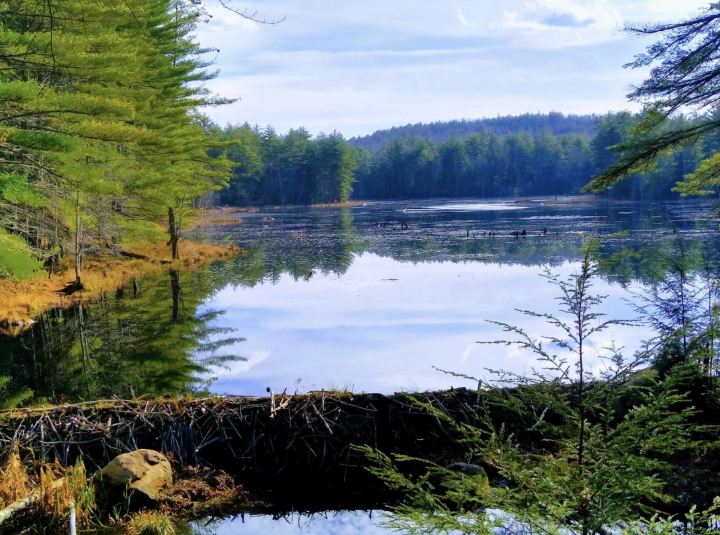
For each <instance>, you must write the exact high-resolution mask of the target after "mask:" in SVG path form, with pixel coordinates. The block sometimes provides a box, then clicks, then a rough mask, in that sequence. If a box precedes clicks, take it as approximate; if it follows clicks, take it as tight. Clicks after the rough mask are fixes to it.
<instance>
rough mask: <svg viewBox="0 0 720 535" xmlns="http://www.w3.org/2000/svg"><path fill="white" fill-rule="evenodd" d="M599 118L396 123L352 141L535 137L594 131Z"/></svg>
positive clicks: (378, 143)
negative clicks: (514, 135) (474, 135)
mask: <svg viewBox="0 0 720 535" xmlns="http://www.w3.org/2000/svg"><path fill="white" fill-rule="evenodd" d="M597 120H598V117H597V116H595V115H563V114H562V113H558V112H553V113H548V114H542V113H526V114H524V115H512V116H506V117H494V118H489V119H474V120H467V119H461V120H458V121H446V122H434V123H415V124H408V125H405V126H394V127H392V128H388V129H385V130H378V131H376V132H375V133H373V134H370V135H369V136H361V137H354V138H352V139H350V141H349V142H350V144H351V145H353V146H354V147H360V148H363V149H368V150H370V151H377V150H378V149H380V148H382V147H383V146H384V145H386V144H387V143H388V142H390V141H393V140H395V139H397V138H407V137H423V138H427V139H432V140H433V141H446V140H447V139H449V138H451V137H467V136H470V135H473V134H482V133H487V134H496V135H498V136H509V135H512V134H518V133H520V132H524V133H527V134H531V135H534V136H537V135H540V134H542V133H544V132H545V133H548V134H551V135H554V136H564V135H567V134H587V135H590V134H592V133H593V132H594V131H595V124H596V123H597Z"/></svg>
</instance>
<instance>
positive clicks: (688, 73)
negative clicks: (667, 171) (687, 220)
mask: <svg viewBox="0 0 720 535" xmlns="http://www.w3.org/2000/svg"><path fill="white" fill-rule="evenodd" d="M628 30H629V31H630V32H632V33H635V34H638V35H642V36H648V35H649V36H653V37H657V38H658V39H659V40H658V41H656V42H655V43H653V44H652V45H650V46H649V47H648V48H647V51H646V52H645V53H643V54H640V55H638V56H637V57H636V59H635V61H634V62H632V63H630V65H629V66H630V67H633V68H647V66H648V65H651V66H652V69H651V74H650V76H649V77H648V78H647V79H646V80H645V81H644V82H643V83H642V84H640V85H639V86H638V87H637V88H636V89H635V90H634V91H633V92H632V93H631V94H630V95H629V96H630V98H632V99H634V100H636V101H639V102H643V103H645V104H646V105H647V109H646V110H645V112H644V117H643V120H642V121H641V122H640V123H639V125H638V127H637V128H635V129H633V130H632V131H630V132H628V133H627V135H626V136H625V137H624V139H623V140H622V142H621V143H617V144H615V147H614V148H615V149H616V150H617V152H618V157H617V159H616V160H615V161H613V162H612V163H611V165H609V166H607V167H604V168H601V169H599V170H598V174H597V176H595V177H594V178H593V180H592V181H591V182H590V183H589V184H588V186H587V188H588V189H589V190H592V191H602V190H604V189H606V188H608V187H610V186H613V185H614V184H617V183H618V182H620V181H621V180H623V179H625V178H628V177H629V176H632V175H634V174H638V173H640V174H648V173H653V172H654V171H655V170H656V169H657V167H658V165H662V162H663V160H667V159H673V158H677V157H678V155H679V154H683V153H686V152H687V151H688V150H692V149H696V150H697V151H698V152H700V153H701V154H700V155H699V156H700V161H699V162H698V159H697V157H696V158H695V159H694V161H692V162H690V163H691V165H690V166H688V167H686V168H683V169H681V171H682V172H680V173H678V176H677V179H678V180H679V183H678V185H677V188H676V191H678V192H680V193H681V194H682V195H709V194H711V193H715V192H717V190H718V185H720V181H718V170H719V167H718V163H719V162H718V159H717V158H716V157H715V153H716V152H717V150H718V146H717V137H718V133H719V132H720V115H719V113H718V108H717V97H718V94H719V93H720V91H719V90H718V87H719V85H718V84H719V82H720V74H719V73H720V71H719V70H718V58H717V57H716V56H715V54H713V53H712V51H713V50H715V49H716V48H717V39H718V35H719V34H720V4H718V3H712V4H709V5H708V6H707V7H706V8H704V10H703V12H702V13H700V14H698V15H697V16H695V17H693V18H691V19H688V20H684V21H679V22H674V23H670V24H655V25H646V26H635V27H630V28H629V29H628ZM686 110H691V111H692V112H694V113H692V115H693V116H695V119H694V120H692V121H680V122H678V117H677V115H678V113H680V112H682V111H686ZM708 141H710V143H711V144H712V145H714V146H712V147H708V146H707V142H708ZM708 148H710V149H711V150H710V151H708ZM698 163H699V165H698ZM681 177H685V179H684V180H680V178H681Z"/></svg>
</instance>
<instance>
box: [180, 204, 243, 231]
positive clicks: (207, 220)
mask: <svg viewBox="0 0 720 535" xmlns="http://www.w3.org/2000/svg"><path fill="white" fill-rule="evenodd" d="M241 210H242V209H239V208H232V207H223V208H212V209H209V210H203V211H202V212H201V213H200V215H199V216H198V217H197V220H196V221H194V224H193V226H194V227H196V228H205V227H225V226H228V227H230V226H233V225H240V224H242V222H243V219H242V217H240V215H239V214H238V212H240V211H241ZM243 211H245V212H247V211H248V210H243Z"/></svg>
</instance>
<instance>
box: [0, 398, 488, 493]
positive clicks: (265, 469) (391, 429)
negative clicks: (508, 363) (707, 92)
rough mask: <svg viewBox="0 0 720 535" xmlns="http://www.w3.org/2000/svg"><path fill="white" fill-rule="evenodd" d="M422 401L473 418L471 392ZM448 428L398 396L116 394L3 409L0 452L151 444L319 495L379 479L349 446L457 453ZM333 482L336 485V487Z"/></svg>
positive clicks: (104, 452)
mask: <svg viewBox="0 0 720 535" xmlns="http://www.w3.org/2000/svg"><path fill="white" fill-rule="evenodd" d="M419 399H420V400H421V401H422V402H423V403H427V404H429V405H430V406H432V407H434V408H435V409H437V410H439V411H442V412H446V413H448V414H451V415H453V417H454V418H456V419H457V420H459V421H465V422H469V421H471V420H472V419H473V417H474V416H473V415H474V414H475V412H474V408H475V407H476V405H477V400H478V399H477V392H474V391H469V390H464V389H460V390H451V391H448V392H436V393H427V394H422V395H419ZM453 438H454V437H453V430H452V429H451V426H448V425H447V422H445V421H443V419H442V418H438V417H437V415H435V414H432V411H428V410H427V409H426V408H424V407H422V406H420V405H419V404H418V403H417V402H416V401H415V400H414V399H413V398H410V397H409V396H407V395H403V394H398V395H394V396H384V395H380V394H359V395H354V394H350V393H345V392H335V393H329V392H314V393H311V394H305V395H288V394H285V393H283V394H277V395H271V396H269V397H265V398H243V397H214V398H207V399H154V400H142V399H136V400H132V401H126V400H120V399H112V400H106V401H97V402H92V403H85V404H74V405H64V406H59V407H52V408H47V409H22V410H14V411H3V412H0V455H4V454H6V453H7V452H9V450H10V448H11V445H12V444H13V443H14V442H17V443H18V444H19V446H20V449H21V451H26V452H29V451H32V452H33V456H34V457H35V458H37V459H42V460H47V461H52V460H55V459H57V460H59V461H60V462H61V463H62V464H64V465H70V464H73V463H74V462H75V460H76V459H77V458H78V457H82V458H83V461H84V462H85V465H86V466H87V467H88V468H89V469H91V470H92V469H94V468H99V467H101V466H104V465H105V464H106V463H107V462H108V461H109V460H111V459H112V458H113V457H115V456H116V455H117V454H119V453H124V452H127V451H132V450H135V449H138V448H149V449H155V450H159V451H162V452H164V453H166V454H169V455H171V456H172V457H173V458H174V460H175V461H176V462H177V463H180V464H182V465H200V466H209V467H213V468H220V469H222V470H225V471H226V472H228V473H230V474H233V475H234V476H235V477H236V479H238V480H239V481H241V482H243V483H246V484H250V485H253V484H255V485H259V486H263V485H264V486H268V482H272V485H271V486H272V493H273V494H274V495H275V496H276V495H277V492H278V489H283V491H285V492H288V493H295V494H297V492H298V489H301V490H302V493H303V494H304V495H308V496H309V495H314V496H318V497H319V496H320V495H322V494H325V495H326V496H327V494H332V493H333V492H335V491H336V490H337V489H342V493H343V494H345V495H348V493H349V494H357V495H358V496H359V495H364V496H368V495H369V493H368V490H369V488H370V487H373V486H374V485H375V486H377V485H379V483H378V482H376V481H375V480H374V479H373V478H372V477H371V476H370V475H369V474H368V472H367V470H365V462H364V458H362V456H361V455H360V454H358V453H357V452H356V451H355V450H354V448H353V445H361V444H363V445H364V444H367V445H371V446H373V447H376V448H378V449H380V450H382V451H386V452H398V453H405V454H409V455H418V456H424V457H430V458H435V459H443V460H448V461H452V460H461V459H462V458H463V451H462V446H461V445H459V443H458V442H456V441H454V440H453ZM334 489H335V490H334Z"/></svg>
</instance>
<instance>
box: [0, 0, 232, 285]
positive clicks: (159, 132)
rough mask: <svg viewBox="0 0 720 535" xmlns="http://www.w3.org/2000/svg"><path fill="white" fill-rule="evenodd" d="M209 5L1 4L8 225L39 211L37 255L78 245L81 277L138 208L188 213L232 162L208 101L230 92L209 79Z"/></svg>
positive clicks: (4, 222) (187, 1)
mask: <svg viewBox="0 0 720 535" xmlns="http://www.w3.org/2000/svg"><path fill="white" fill-rule="evenodd" d="M201 13H202V7H201V6H200V5H199V3H198V2H195V1H193V0H160V1H155V0H131V1H129V2H120V3H118V2H114V1H111V0H101V1H99V2H94V1H88V0H72V1H68V2H61V3H52V2H48V3H41V4H38V3H37V2H34V1H29V0H10V1H8V2H4V3H2V5H0V14H1V16H2V20H3V24H2V26H0V68H1V72H2V75H0V156H1V157H2V158H0V159H1V160H2V163H1V164H0V199H3V198H4V200H5V201H7V203H1V202H0V225H1V226H2V227H3V228H5V229H6V230H8V231H10V232H15V231H16V229H17V228H19V226H20V225H19V222H21V221H27V220H32V221H33V222H34V227H33V229H32V230H31V232H24V233H18V235H20V236H21V237H22V238H23V239H24V240H27V241H28V242H30V243H32V244H33V252H34V253H35V254H36V256H38V257H45V256H48V255H49V254H53V253H54V252H57V251H63V252H66V253H70V254H73V255H75V256H76V257H77V259H78V260H77V262H76V277H77V282H78V283H80V269H81V266H82V262H81V259H82V256H83V255H85V254H86V253H88V252H89V251H102V250H103V249H105V248H106V247H108V246H110V247H114V244H117V243H119V242H120V241H121V240H122V239H123V234H122V233H123V230H124V229H126V228H131V229H137V228H138V227H139V226H142V225H137V224H136V222H137V221H139V220H143V221H145V222H148V223H151V224H153V225H156V226H157V228H158V229H161V228H162V226H160V220H161V218H162V217H164V215H165V214H166V213H167V210H168V208H170V207H171V208H174V209H176V210H177V211H179V216H178V219H181V217H182V214H183V213H185V212H187V211H188V210H189V208H190V207H191V206H192V205H193V203H194V202H195V200H196V199H197V198H198V197H200V196H202V195H204V194H206V193H207V192H210V191H213V190H214V189H217V188H218V187H220V186H222V185H224V183H225V180H226V179H227V177H228V175H229V170H230V164H229V163H228V162H227V161H226V160H225V159H224V158H223V157H217V156H216V157H211V156H209V155H208V153H209V151H210V150H211V149H212V148H213V147H215V146H218V145H219V141H218V140H217V139H216V137H215V136H214V134H213V133H212V132H210V131H209V130H208V129H207V128H206V127H205V124H204V122H203V119H202V118H201V117H199V116H198V114H197V109H198V108H199V107H202V106H210V105H216V104H221V103H223V102H224V101H222V100H220V99H217V98H214V97H211V96H209V95H208V94H207V91H206V89H205V88H204V87H203V85H202V82H204V81H206V80H209V79H211V78H212V77H213V76H214V74H213V73H210V72H208V71H207V70H206V69H207V66H208V63H207V62H206V61H205V60H204V59H203V58H204V55H205V53H206V50H205V49H203V48H201V47H199V46H198V45H197V44H196V43H195V42H194V41H193V32H194V30H195V28H196V24H197V22H198V20H200V17H199V15H201ZM13 176H15V177H24V178H23V180H22V181H20V180H19V179H18V178H13V179H11V180H8V177H13ZM123 220H126V221H123ZM138 234H143V235H150V234H155V235H156V236H157V232H155V233H152V232H149V230H148V229H147V225H145V227H144V228H143V229H142V232H139V233H138ZM128 239H135V235H133V236H132V237H130V236H128V237H126V240H128ZM51 252H52V253H51Z"/></svg>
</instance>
